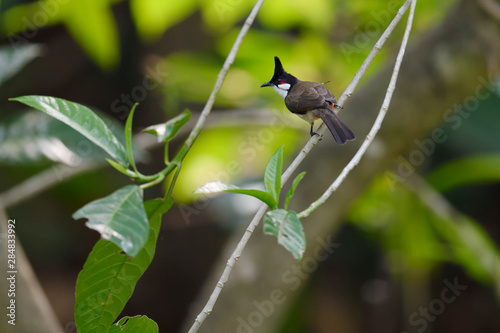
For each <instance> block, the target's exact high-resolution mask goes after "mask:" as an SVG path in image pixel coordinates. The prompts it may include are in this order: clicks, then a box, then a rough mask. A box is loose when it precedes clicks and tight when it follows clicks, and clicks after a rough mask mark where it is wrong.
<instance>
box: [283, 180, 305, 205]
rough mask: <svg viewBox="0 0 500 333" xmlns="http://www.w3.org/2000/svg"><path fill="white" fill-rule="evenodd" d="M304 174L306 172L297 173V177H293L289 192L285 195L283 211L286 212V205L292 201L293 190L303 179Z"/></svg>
mask: <svg viewBox="0 0 500 333" xmlns="http://www.w3.org/2000/svg"><path fill="white" fill-rule="evenodd" d="M305 174H306V172H305V171H303V172H301V173H299V174H298V175H297V177H295V179H294V180H293V183H292V186H291V187H290V190H289V191H288V193H287V195H286V200H285V207H284V208H285V210H288V204H289V203H290V200H291V199H292V197H293V194H294V193H295V189H296V188H297V186H298V185H299V183H300V181H301V180H302V178H304V175H305Z"/></svg>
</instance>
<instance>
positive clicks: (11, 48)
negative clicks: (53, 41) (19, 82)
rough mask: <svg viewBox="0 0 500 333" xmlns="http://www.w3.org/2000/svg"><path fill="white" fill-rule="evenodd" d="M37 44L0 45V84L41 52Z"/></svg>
mask: <svg viewBox="0 0 500 333" xmlns="http://www.w3.org/2000/svg"><path fill="white" fill-rule="evenodd" d="M42 50H43V49H42V46H40V45H37V44H27V43H26V44H22V45H15V44H11V45H7V44H6V45H3V46H1V47H0V85H2V84H3V83H4V82H5V81H7V80H8V79H10V78H11V77H12V76H14V75H15V74H16V73H17V72H19V71H21V69H23V68H24V66H26V64H27V63H29V62H30V61H31V60H33V59H34V58H36V57H38V56H39V55H40V54H41V53H42Z"/></svg>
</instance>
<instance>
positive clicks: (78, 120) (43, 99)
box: [9, 95, 128, 166]
mask: <svg viewBox="0 0 500 333" xmlns="http://www.w3.org/2000/svg"><path fill="white" fill-rule="evenodd" d="M9 100H11V101H18V102H21V103H24V104H26V105H28V106H31V107H33V108H35V109H38V110H40V111H42V112H45V113H46V114H48V115H49V116H52V117H54V118H56V119H58V120H60V121H62V122H63V123H65V124H66V125H68V126H70V127H72V128H73V129H75V130H76V131H78V132H79V133H81V134H82V135H83V136H85V137H86V138H87V139H89V140H90V141H92V142H93V143H95V144H96V145H97V146H99V147H101V148H102V149H103V150H104V151H105V152H107V153H108V154H109V155H110V156H111V157H113V158H114V159H115V160H116V161H117V162H118V163H120V164H122V165H124V166H128V162H127V154H126V151H125V148H124V147H123V145H122V144H121V143H120V142H119V141H118V139H117V138H116V137H115V135H114V134H113V132H112V131H111V130H110V129H109V128H108V126H107V125H106V124H105V123H104V121H103V120H102V119H101V118H99V117H98V116H97V115H96V114H95V113H94V112H93V111H92V110H90V109H89V108H87V107H85V106H83V105H80V104H78V103H73V102H69V101H66V100H64V99H61V98H55V97H50V96H34V95H33V96H22V97H16V98H11V99H9Z"/></svg>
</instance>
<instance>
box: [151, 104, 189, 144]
mask: <svg viewBox="0 0 500 333" xmlns="http://www.w3.org/2000/svg"><path fill="white" fill-rule="evenodd" d="M190 118H191V112H189V110H188V109H186V110H184V112H183V113H181V114H180V115H178V116H176V117H174V118H172V119H170V120H169V121H167V122H166V123H163V124H158V125H152V126H149V127H147V128H145V129H144V130H143V131H144V132H148V133H151V134H153V135H154V136H156V137H157V138H158V142H162V141H164V142H168V141H169V140H171V139H172V138H173V137H174V136H175V135H176V134H177V132H179V130H180V129H181V127H182V126H183V125H184V124H185V123H187V122H188V121H189V119H190Z"/></svg>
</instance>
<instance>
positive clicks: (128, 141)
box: [125, 103, 139, 173]
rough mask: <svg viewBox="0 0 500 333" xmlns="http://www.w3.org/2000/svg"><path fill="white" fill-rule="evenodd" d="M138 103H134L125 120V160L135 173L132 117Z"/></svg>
mask: <svg viewBox="0 0 500 333" xmlns="http://www.w3.org/2000/svg"><path fill="white" fill-rule="evenodd" d="M137 105H139V103H135V104H134V106H132V109H131V110H130V113H129V114H128V117H127V121H126V122H125V148H126V150H127V160H128V162H129V163H130V165H131V166H132V169H133V170H134V171H135V172H136V173H137V172H138V171H137V167H136V166H135V161H134V153H133V151H132V119H133V118H134V112H135V108H136V107H137Z"/></svg>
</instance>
